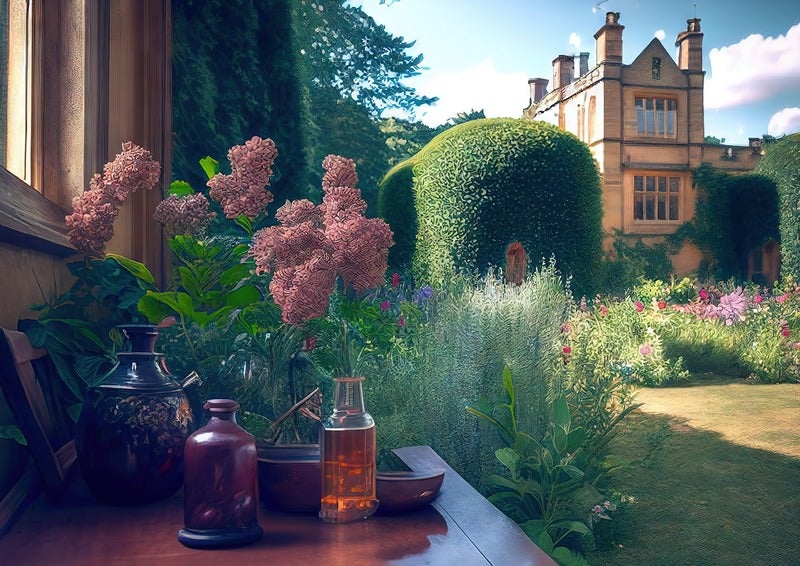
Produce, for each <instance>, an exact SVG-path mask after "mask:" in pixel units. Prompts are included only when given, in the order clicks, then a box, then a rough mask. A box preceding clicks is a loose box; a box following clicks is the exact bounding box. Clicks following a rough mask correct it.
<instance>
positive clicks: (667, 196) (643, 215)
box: [631, 171, 686, 225]
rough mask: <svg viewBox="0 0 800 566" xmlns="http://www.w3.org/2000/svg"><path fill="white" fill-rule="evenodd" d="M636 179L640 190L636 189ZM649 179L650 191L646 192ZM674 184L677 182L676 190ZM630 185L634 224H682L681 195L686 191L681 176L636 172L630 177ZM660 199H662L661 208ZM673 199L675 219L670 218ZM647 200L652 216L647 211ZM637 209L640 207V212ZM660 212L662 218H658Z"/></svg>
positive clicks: (673, 173)
mask: <svg viewBox="0 0 800 566" xmlns="http://www.w3.org/2000/svg"><path fill="white" fill-rule="evenodd" d="M638 179H641V188H637V180H638ZM651 179H652V190H648V187H649V185H650V183H649V181H650V180H651ZM662 180H663V189H662V182H661V181H662ZM675 182H677V189H676V190H673V184H674V183H675ZM631 184H632V186H631V195H632V203H633V208H632V211H631V213H632V219H633V222H634V223H635V224H637V225H640V224H659V225H670V224H680V223H681V222H683V195H684V193H685V192H686V191H685V189H684V185H685V180H684V178H683V176H682V175H680V174H678V173H677V172H672V171H642V172H636V173H634V174H633V175H632V176H631ZM651 193H652V194H651ZM661 197H664V200H663V206H662V201H661ZM673 197H674V198H675V204H674V207H675V210H676V211H677V217H676V218H671V210H672V198H673ZM649 199H652V214H651V213H649V211H648V205H647V202H648V200H649ZM640 203H641V204H640ZM638 207H641V210H640V211H638V210H637V208H638ZM662 210H663V218H661V217H660V216H661V212H662ZM648 216H652V218H648Z"/></svg>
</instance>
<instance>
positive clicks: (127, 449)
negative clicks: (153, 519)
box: [75, 325, 194, 505]
mask: <svg viewBox="0 0 800 566" xmlns="http://www.w3.org/2000/svg"><path fill="white" fill-rule="evenodd" d="M119 329H120V330H121V331H122V332H123V333H124V334H125V335H126V336H127V337H128V339H129V340H130V343H131V348H130V351H129V352H120V353H118V354H117V356H118V358H119V363H118V364H117V366H116V367H115V368H114V369H113V370H112V371H111V372H110V373H109V374H108V375H107V376H106V377H105V378H104V379H103V380H102V381H101V382H100V384H99V385H97V386H95V387H91V388H90V389H89V391H88V392H87V395H86V398H85V399H84V402H83V407H82V409H81V414H80V418H79V419H78V432H77V436H76V446H75V447H76V450H77V453H78V462H79V464H80V469H81V473H82V474H83V477H84V479H85V481H86V484H87V486H88V487H89V490H90V491H91V493H92V495H94V496H95V497H96V498H97V499H98V500H99V501H101V502H104V503H109V504H112V505H141V504H145V503H152V502H154V501H158V500H161V499H165V498H167V497H169V496H170V495H172V494H173V493H175V492H176V491H177V490H178V489H179V488H180V487H181V485H182V484H183V471H184V462H183V449H184V443H185V441H186V438H187V437H188V436H189V435H190V434H191V433H192V431H193V430H194V425H193V419H192V411H191V408H190V403H189V398H188V397H187V395H186V393H185V391H184V387H185V386H186V385H188V381H185V382H184V383H183V384H179V383H177V382H176V381H174V380H173V379H172V377H171V376H170V375H169V374H168V373H166V371H165V370H164V369H163V368H162V365H161V364H160V363H159V360H160V358H161V354H156V353H155V352H154V347H155V342H156V339H157V338H158V328H157V327H155V326H153V325H124V326H120V327H119Z"/></svg>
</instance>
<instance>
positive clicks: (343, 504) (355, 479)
mask: <svg viewBox="0 0 800 566" xmlns="http://www.w3.org/2000/svg"><path fill="white" fill-rule="evenodd" d="M335 381H336V395H335V402H334V403H335V408H334V412H333V415H331V417H330V418H328V419H327V420H326V421H325V422H324V423H323V429H322V432H321V433H320V450H321V457H322V500H321V502H320V512H319V516H320V518H321V519H322V520H323V521H325V522H327V523H349V522H352V521H357V520H361V519H366V518H368V517H370V516H371V515H372V514H373V513H375V511H376V509H377V508H378V499H377V497H376V494H375V473H376V460H375V457H376V454H375V452H376V449H375V423H374V421H373V420H372V417H371V416H370V415H369V413H367V412H366V411H364V410H363V395H362V393H361V381H362V378H349V377H348V378H339V379H337V380H335Z"/></svg>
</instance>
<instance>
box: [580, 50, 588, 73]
mask: <svg viewBox="0 0 800 566" xmlns="http://www.w3.org/2000/svg"><path fill="white" fill-rule="evenodd" d="M588 72H589V52H588V51H581V54H580V62H579V66H578V76H579V77H582V76H583V75H585V74H586V73H588Z"/></svg>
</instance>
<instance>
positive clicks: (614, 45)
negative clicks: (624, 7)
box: [594, 12, 625, 65]
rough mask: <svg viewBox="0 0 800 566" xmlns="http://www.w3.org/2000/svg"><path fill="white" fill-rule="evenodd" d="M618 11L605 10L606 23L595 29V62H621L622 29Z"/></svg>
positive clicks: (623, 27)
mask: <svg viewBox="0 0 800 566" xmlns="http://www.w3.org/2000/svg"><path fill="white" fill-rule="evenodd" d="M624 29H625V26H621V25H619V12H606V25H604V26H603V27H601V28H600V29H599V30H597V33H596V34H594V38H595V40H596V41H597V64H598V65H599V64H601V63H622V30H624Z"/></svg>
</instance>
